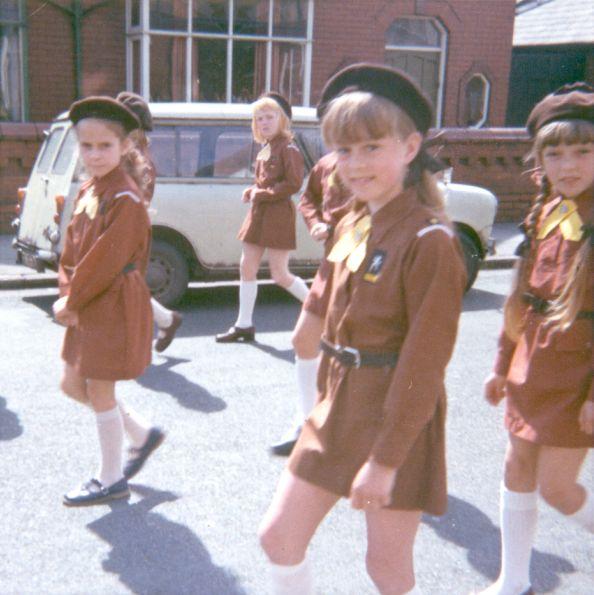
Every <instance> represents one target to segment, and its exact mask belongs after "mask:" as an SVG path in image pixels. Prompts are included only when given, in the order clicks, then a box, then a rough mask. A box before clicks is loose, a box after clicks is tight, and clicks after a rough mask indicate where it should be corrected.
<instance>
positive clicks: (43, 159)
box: [37, 128, 64, 174]
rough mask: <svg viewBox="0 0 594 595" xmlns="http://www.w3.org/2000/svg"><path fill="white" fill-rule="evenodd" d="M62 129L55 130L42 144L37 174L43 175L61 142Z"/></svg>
mask: <svg viewBox="0 0 594 595" xmlns="http://www.w3.org/2000/svg"><path fill="white" fill-rule="evenodd" d="M63 134H64V129H63V128H55V129H54V130H53V131H52V132H51V134H50V135H49V137H48V138H47V139H46V141H45V143H44V144H43V148H42V151H41V155H40V156H39V160H38V162H37V173H40V174H45V173H47V171H48V170H49V166H50V164H51V162H52V161H53V158H54V153H55V152H56V149H57V148H58V145H59V144H60V140H62V135H63Z"/></svg>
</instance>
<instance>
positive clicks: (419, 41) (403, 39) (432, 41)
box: [386, 18, 441, 48]
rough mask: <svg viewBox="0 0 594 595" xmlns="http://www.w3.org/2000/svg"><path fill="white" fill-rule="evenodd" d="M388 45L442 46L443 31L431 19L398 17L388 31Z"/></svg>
mask: <svg viewBox="0 0 594 595" xmlns="http://www.w3.org/2000/svg"><path fill="white" fill-rule="evenodd" d="M386 45H406V46H411V45H412V46H418V47H435V48H438V47H441V33H440V31H439V29H438V28H437V27H436V26H435V24H434V23H433V22H432V21H431V20H429V19H407V18H403V19H396V20H395V21H394V22H393V23H392V25H391V26H390V28H389V29H388V31H387V32H386Z"/></svg>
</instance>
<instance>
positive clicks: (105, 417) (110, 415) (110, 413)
mask: <svg viewBox="0 0 594 595" xmlns="http://www.w3.org/2000/svg"><path fill="white" fill-rule="evenodd" d="M95 416H96V417H97V423H103V422H106V421H111V420H112V419H117V418H118V417H120V416H121V414H120V408H119V407H118V406H117V405H116V406H115V407H114V408H113V409H108V410H107V411H99V412H97V411H95Z"/></svg>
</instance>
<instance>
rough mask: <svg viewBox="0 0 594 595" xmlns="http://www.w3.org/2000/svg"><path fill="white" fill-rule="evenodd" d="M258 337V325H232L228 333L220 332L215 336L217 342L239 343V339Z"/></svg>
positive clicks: (248, 339)
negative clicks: (243, 326) (244, 326)
mask: <svg viewBox="0 0 594 595" xmlns="http://www.w3.org/2000/svg"><path fill="white" fill-rule="evenodd" d="M255 338H256V327H255V326H248V327H246V328H242V327H240V326H232V327H231V328H230V329H229V330H228V331H227V332H226V333H220V334H219V335H217V336H216V337H215V341H216V342H217V343H237V342H238V341H253V340H254V339H255Z"/></svg>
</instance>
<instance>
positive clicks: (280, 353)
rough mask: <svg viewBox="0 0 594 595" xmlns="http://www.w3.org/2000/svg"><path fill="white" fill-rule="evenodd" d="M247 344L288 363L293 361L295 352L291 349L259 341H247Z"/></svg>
mask: <svg viewBox="0 0 594 595" xmlns="http://www.w3.org/2000/svg"><path fill="white" fill-rule="evenodd" d="M248 345H249V346H250V347H253V348H254V349H258V350H259V351H262V352H263V353H266V354H267V355H270V356H272V357H276V358H278V359H282V360H284V361H286V362H289V363H290V364H292V363H294V362H295V352H294V351H293V350H292V349H277V348H276V347H274V346H273V345H266V344H265V343H260V342H259V341H254V342H253V343H248Z"/></svg>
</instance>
